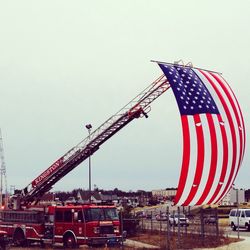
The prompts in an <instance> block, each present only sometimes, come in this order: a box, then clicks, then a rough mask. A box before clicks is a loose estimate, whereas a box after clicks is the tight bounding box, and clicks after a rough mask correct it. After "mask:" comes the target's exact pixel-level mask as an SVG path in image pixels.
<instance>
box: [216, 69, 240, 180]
mask: <svg viewBox="0 0 250 250" xmlns="http://www.w3.org/2000/svg"><path fill="white" fill-rule="evenodd" d="M212 76H213V77H214V78H215V79H216V81H217V82H218V83H219V84H220V86H221V87H222V89H223V90H224V92H225V93H226V95H227V98H228V100H229V102H230V104H231V106H232V108H233V111H234V115H235V118H236V121H237V125H238V129H239V127H241V122H240V118H239V115H238V111H237V109H236V106H235V104H234V101H233V98H232V96H231V94H230V93H229V91H228V89H227V88H226V87H225V85H224V83H223V82H222V81H221V79H220V78H219V77H218V76H217V75H216V74H214V73H212ZM238 108H239V107H238ZM241 131H242V130H240V129H239V134H240V157H239V163H238V167H237V172H236V175H235V177H236V176H237V173H238V171H239V168H240V163H241V160H242V157H243V134H242V132H241Z"/></svg>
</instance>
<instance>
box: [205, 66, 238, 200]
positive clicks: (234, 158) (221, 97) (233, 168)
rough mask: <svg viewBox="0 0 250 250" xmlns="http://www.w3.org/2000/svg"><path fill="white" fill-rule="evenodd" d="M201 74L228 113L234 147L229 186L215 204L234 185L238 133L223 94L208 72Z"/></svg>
mask: <svg viewBox="0 0 250 250" xmlns="http://www.w3.org/2000/svg"><path fill="white" fill-rule="evenodd" d="M201 73H202V74H203V75H204V76H205V77H206V78H207V80H208V81H209V82H210V84H211V85H212V87H213V88H214V90H215V92H216V94H217V96H218V97H219V99H220V101H221V103H222V105H223V108H224V111H225V113H226V116H227V120H228V123H229V127H230V131H231V136H232V145H233V152H232V164H231V168H230V174H229V178H228V180H227V184H226V187H225V188H224V190H223V192H222V194H221V195H220V196H219V198H217V200H216V201H215V203H217V202H219V201H220V200H221V199H222V198H223V197H224V195H225V194H226V191H227V190H228V188H229V187H230V186H231V185H232V179H233V176H234V171H235V166H236V152H237V144H236V133H235V128H234V124H233V119H232V116H231V113H230V111H229V109H228V107H227V104H226V101H225V99H224V97H223V96H222V94H221V92H220V91H219V89H218V87H217V86H216V85H215V83H214V82H213V81H212V79H211V78H210V76H209V75H208V73H207V72H204V71H202V70H201Z"/></svg>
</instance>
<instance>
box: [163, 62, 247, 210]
mask: <svg viewBox="0 0 250 250" xmlns="http://www.w3.org/2000/svg"><path fill="white" fill-rule="evenodd" d="M159 66H160V68H161V69H162V71H163V72H164V74H165V76H166V78H167V79H168V81H169V83H170V85H171V88H172V90H173V92H174V95H175V98H176V100H177V103H178V107H179V110H180V114H181V122H182V133H183V158H182V166H181V173H180V177H179V184H178V189H177V194H176V197H175V201H174V203H175V204H176V205H182V206H189V205H203V204H214V203H218V202H219V201H220V200H221V199H222V198H223V197H224V196H225V195H226V194H227V192H228V191H229V190H230V189H231V187H232V185H233V184H234V180H235V178H236V176H237V173H238V171H239V168H240V165H241V162H242V159H243V156H244V151H245V127H244V121H243V116H242V112H241V110H240V106H239V103H238V101H237V99H236V97H235V95H234V93H233V91H232V89H231V88H230V86H229V85H228V84H227V82H226V81H225V80H224V79H223V78H222V76H221V74H219V73H215V72H212V71H207V70H202V69H197V68H191V67H187V66H180V65H174V64H167V63H159Z"/></svg>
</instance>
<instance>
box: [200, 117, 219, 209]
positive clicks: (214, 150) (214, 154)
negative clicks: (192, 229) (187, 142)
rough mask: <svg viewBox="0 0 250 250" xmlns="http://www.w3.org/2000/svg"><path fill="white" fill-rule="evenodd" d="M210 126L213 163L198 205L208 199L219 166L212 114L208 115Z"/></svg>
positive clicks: (211, 162)
mask: <svg viewBox="0 0 250 250" xmlns="http://www.w3.org/2000/svg"><path fill="white" fill-rule="evenodd" d="M206 117H207V120H208V124H209V131H210V143H211V145H210V147H211V161H210V170H209V176H208V180H207V183H206V186H205V188H204V192H203V193H202V196H201V197H200V198H199V200H198V201H197V203H196V205H201V204H203V202H204V200H205V199H206V197H207V195H208V194H209V191H210V190H211V187H212V185H213V181H214V177H215V173H216V165H217V138H216V131H215V126H214V121H213V118H212V115H211V114H206Z"/></svg>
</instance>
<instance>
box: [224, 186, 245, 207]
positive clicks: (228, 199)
mask: <svg viewBox="0 0 250 250" xmlns="http://www.w3.org/2000/svg"><path fill="white" fill-rule="evenodd" d="M237 196H238V197H237ZM237 198H238V199H237ZM237 200H238V203H243V202H246V200H245V190H244V189H235V188H232V189H230V191H229V192H228V193H227V194H226V196H225V197H224V198H223V199H222V200H221V201H220V205H235V204H237Z"/></svg>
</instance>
